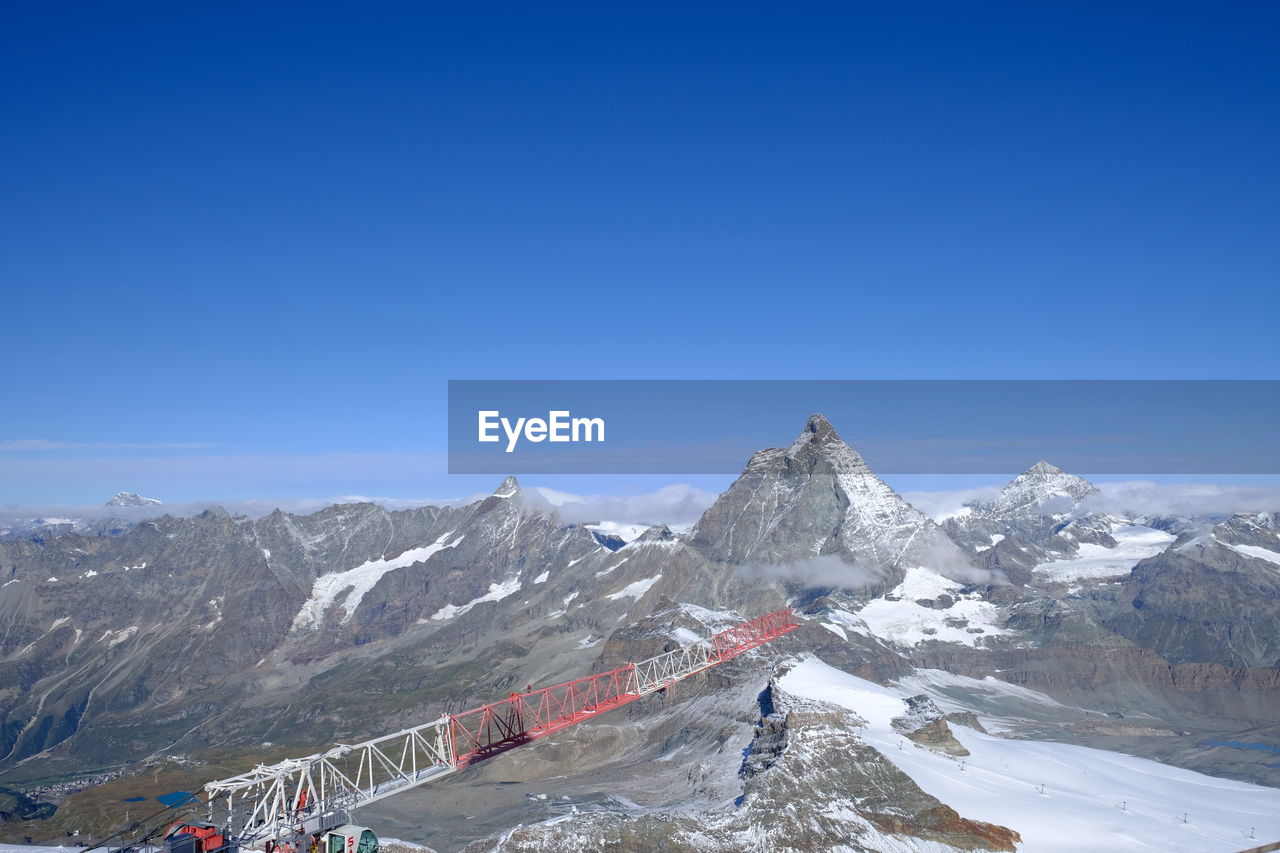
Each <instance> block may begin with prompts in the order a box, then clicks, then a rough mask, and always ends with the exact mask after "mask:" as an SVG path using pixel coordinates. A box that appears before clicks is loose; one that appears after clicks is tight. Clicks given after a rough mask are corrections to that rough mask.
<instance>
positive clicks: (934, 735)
mask: <svg viewBox="0 0 1280 853" xmlns="http://www.w3.org/2000/svg"><path fill="white" fill-rule="evenodd" d="M906 705H907V713H905V714H903V715H902V716H901V717H895V718H894V720H893V727H894V728H895V729H896V730H897V731H899V732H901V733H902V734H903V736H905V737H906V738H907V739H908V740H910V741H911V742H912V743H916V744H919V745H920V746H923V747H925V748H926V749H932V750H934V751H936V752H943V753H946V754H947V755H968V754H969V750H967V749H965V748H964V745H963V744H962V743H960V741H958V740H956V737H955V735H954V734H952V732H951V727H950V726H949V725H947V717H946V715H945V714H943V713H942V710H941V709H940V708H938V706H937V705H936V704H934V701H933V700H932V699H930V698H929V697H928V695H926V694H923V693H921V694H920V695H918V696H911V697H909V698H907V699H906Z"/></svg>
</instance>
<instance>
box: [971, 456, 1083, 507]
mask: <svg viewBox="0 0 1280 853" xmlns="http://www.w3.org/2000/svg"><path fill="white" fill-rule="evenodd" d="M1097 493H1098V489H1097V487H1096V486H1094V485H1093V484H1092V483H1090V482H1089V481H1088V480H1084V479H1082V478H1080V477H1077V476H1075V475H1074V474H1068V473H1067V472H1066V471H1063V470H1062V469H1061V468H1058V467H1056V466H1054V465H1050V464H1049V463H1048V462H1045V461H1043V460H1042V461H1040V462H1037V463H1036V464H1034V465H1032V466H1031V467H1030V468H1028V469H1027V470H1026V471H1023V472H1022V473H1021V474H1019V475H1018V476H1017V477H1014V478H1013V479H1012V480H1011V481H1009V483H1008V484H1007V485H1006V486H1005V487H1004V488H1003V489H1001V490H1000V494H999V495H997V496H996V497H995V498H994V499H993V500H991V501H988V502H986V503H978V504H975V505H974V506H973V514H974V515H978V516H986V517H990V518H1002V519H1013V518H1025V517H1034V516H1038V515H1052V514H1054V513H1063V512H1066V511H1068V510H1070V509H1072V508H1074V507H1075V505H1076V504H1078V503H1079V502H1080V501H1082V500H1084V499H1085V498H1087V497H1089V496H1090V495H1095V494H1097Z"/></svg>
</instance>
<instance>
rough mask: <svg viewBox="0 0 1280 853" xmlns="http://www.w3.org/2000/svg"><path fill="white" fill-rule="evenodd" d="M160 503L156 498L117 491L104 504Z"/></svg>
mask: <svg viewBox="0 0 1280 853" xmlns="http://www.w3.org/2000/svg"><path fill="white" fill-rule="evenodd" d="M160 503H161V502H160V501H158V500H156V499H155V498H144V497H143V496H142V495H137V494H134V493H133V492H116V496H115V497H113V498H112V499H111V500H109V501H107V502H106V503H105V504H103V506H159V505H160Z"/></svg>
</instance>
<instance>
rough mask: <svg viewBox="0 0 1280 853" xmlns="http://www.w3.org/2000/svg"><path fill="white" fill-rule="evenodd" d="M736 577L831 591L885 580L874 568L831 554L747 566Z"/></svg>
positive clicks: (882, 573)
mask: <svg viewBox="0 0 1280 853" xmlns="http://www.w3.org/2000/svg"><path fill="white" fill-rule="evenodd" d="M739 574H741V575H742V576H743V577H745V578H771V579H773V580H780V581H787V582H790V583H798V584H800V585H801V586H805V587H810V588H813V587H830V588H833V589H859V588H861V587H864V586H869V585H870V584H873V583H877V582H879V581H882V580H884V578H885V574H884V572H883V571H881V570H880V569H879V568H877V567H875V566H869V565H866V564H863V563H846V562H845V561H844V560H843V559H841V558H840V557H838V556H836V555H835V554H823V555H820V556H817V557H811V558H809V559H807V560H794V561H792V562H788V563H773V564H769V565H759V564H748V565H745V566H743V567H742V568H741V569H740V570H739Z"/></svg>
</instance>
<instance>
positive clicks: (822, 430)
mask: <svg viewBox="0 0 1280 853" xmlns="http://www.w3.org/2000/svg"><path fill="white" fill-rule="evenodd" d="M805 435H811V436H813V437H814V438H815V439H816V440H818V441H839V440H840V436H839V435H837V434H836V428H835V427H833V426H832V425H831V421H829V420H827V419H826V417H825V416H824V415H822V414H821V413H819V412H814V413H813V414H812V415H810V416H809V420H808V422H807V423H806V424H805V425H804V433H802V434H801V436H800V437H801V438H804V437H805Z"/></svg>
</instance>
